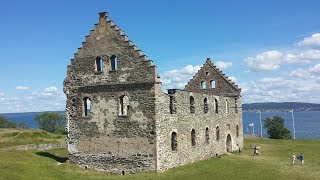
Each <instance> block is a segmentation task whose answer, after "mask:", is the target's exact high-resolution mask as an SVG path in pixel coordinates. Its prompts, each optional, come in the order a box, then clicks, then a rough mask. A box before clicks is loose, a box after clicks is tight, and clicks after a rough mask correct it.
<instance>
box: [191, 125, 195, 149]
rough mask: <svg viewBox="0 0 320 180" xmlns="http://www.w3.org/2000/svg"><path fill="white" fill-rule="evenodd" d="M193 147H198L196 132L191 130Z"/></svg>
mask: <svg viewBox="0 0 320 180" xmlns="http://www.w3.org/2000/svg"><path fill="white" fill-rule="evenodd" d="M191 145H192V146H195V145H196V131H195V130H194V129H192V130H191Z"/></svg>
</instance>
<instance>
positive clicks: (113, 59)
mask: <svg viewBox="0 0 320 180" xmlns="http://www.w3.org/2000/svg"><path fill="white" fill-rule="evenodd" d="M110 60H111V70H113V71H115V70H117V69H118V67H117V66H118V58H117V56H116V55H112V56H111V58H110Z"/></svg>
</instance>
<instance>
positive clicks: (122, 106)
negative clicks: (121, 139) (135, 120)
mask: <svg viewBox="0 0 320 180" xmlns="http://www.w3.org/2000/svg"><path fill="white" fill-rule="evenodd" d="M128 107H129V98H128V96H125V95H123V96H120V98H119V115H121V116H126V115H128Z"/></svg>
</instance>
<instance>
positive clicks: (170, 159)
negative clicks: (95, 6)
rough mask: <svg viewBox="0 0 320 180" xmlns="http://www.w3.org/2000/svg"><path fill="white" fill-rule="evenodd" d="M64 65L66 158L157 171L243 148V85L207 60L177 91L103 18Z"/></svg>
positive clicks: (122, 170) (123, 170)
mask: <svg viewBox="0 0 320 180" xmlns="http://www.w3.org/2000/svg"><path fill="white" fill-rule="evenodd" d="M99 15H100V18H99V23H98V24H95V28H94V30H91V31H90V35H88V36H86V39H85V42H83V43H82V47H81V48H79V49H78V52H77V53H75V55H74V59H72V60H71V64H70V65H68V68H67V77H66V79H65V81H64V92H65V94H66V95H67V105H66V116H67V129H68V150H69V152H70V157H69V161H70V162H73V163H75V164H78V165H80V166H83V167H86V168H92V169H98V170H102V171H107V172H112V173H117V174H127V173H136V172H141V171H154V170H155V171H159V172H162V171H164V170H166V169H169V168H172V167H176V166H181V165H184V164H188V163H192V162H195V161H199V160H203V159H207V158H209V157H214V156H217V155H221V154H224V153H226V152H231V151H235V150H238V148H239V147H240V148H242V147H243V133H242V132H243V127H242V110H241V105H242V104H241V96H240V92H241V89H240V88H239V87H238V86H237V85H235V84H234V83H233V82H231V80H230V79H228V77H227V76H226V75H225V74H223V73H222V72H221V71H220V70H219V69H218V68H217V67H216V66H215V65H214V64H213V63H212V62H211V60H210V59H209V58H208V59H207V60H206V62H205V63H204V64H203V66H202V68H201V69H200V70H199V71H198V73H197V74H195V76H194V77H193V78H192V79H191V80H190V82H189V83H188V84H187V85H186V86H185V88H184V89H183V90H178V89H169V90H168V92H167V93H164V92H163V91H162V84H161V80H160V76H159V75H158V73H157V67H156V66H155V65H154V64H153V62H152V61H151V60H148V58H147V56H146V55H143V54H142V51H141V50H139V49H138V48H137V47H136V46H135V45H134V44H133V43H132V42H131V41H130V40H128V37H127V36H126V35H125V34H124V32H123V31H122V30H121V29H119V27H118V26H117V25H115V24H114V22H113V21H111V20H110V19H109V18H108V14H107V13H106V12H102V13H99Z"/></svg>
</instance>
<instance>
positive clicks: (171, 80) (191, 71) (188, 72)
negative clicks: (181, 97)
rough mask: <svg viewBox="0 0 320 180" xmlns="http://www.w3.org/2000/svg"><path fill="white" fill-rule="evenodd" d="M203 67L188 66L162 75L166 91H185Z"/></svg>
mask: <svg viewBox="0 0 320 180" xmlns="http://www.w3.org/2000/svg"><path fill="white" fill-rule="evenodd" d="M200 68H201V65H196V66H192V65H187V66H186V67H184V68H182V69H176V70H170V71H166V72H164V73H162V74H161V81H162V83H163V86H164V88H165V89H173V88H176V89H183V88H184V86H185V85H186V84H187V82H188V81H189V80H190V79H191V78H192V77H193V76H194V75H195V74H196V73H197V72H198V71H199V69H200Z"/></svg>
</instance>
